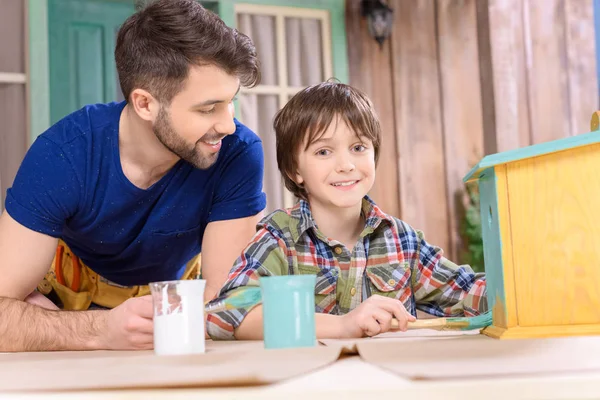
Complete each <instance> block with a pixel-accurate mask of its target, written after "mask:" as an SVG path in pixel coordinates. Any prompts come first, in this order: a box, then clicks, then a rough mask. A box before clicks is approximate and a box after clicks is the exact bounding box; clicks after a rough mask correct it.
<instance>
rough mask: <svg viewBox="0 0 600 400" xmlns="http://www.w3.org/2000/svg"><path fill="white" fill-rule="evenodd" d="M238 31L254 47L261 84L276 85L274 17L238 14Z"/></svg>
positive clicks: (277, 81)
mask: <svg viewBox="0 0 600 400" xmlns="http://www.w3.org/2000/svg"><path fill="white" fill-rule="evenodd" d="M237 22H238V29H239V31H240V32H242V33H244V34H246V35H248V36H249V37H250V39H252V41H253V42H254V45H255V46H256V52H257V53H258V59H259V60H260V64H261V75H262V79H261V84H263V85H277V84H278V83H279V79H278V78H277V43H276V41H275V17H272V16H268V15H251V14H238V21H237Z"/></svg>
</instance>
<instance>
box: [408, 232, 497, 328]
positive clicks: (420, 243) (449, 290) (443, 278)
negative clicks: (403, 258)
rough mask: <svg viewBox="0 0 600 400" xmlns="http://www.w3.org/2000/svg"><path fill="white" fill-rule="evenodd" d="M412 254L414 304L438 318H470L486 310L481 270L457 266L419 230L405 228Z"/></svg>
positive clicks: (483, 276)
mask: <svg viewBox="0 0 600 400" xmlns="http://www.w3.org/2000/svg"><path fill="white" fill-rule="evenodd" d="M407 234H408V235H409V236H411V240H409V242H410V243H412V244H414V246H411V247H414V254H412V257H411V258H412V260H411V261H412V263H411V269H412V285H413V293H414V296H415V302H416V307H417V308H418V309H420V310H421V311H424V312H426V313H429V314H432V315H436V316H439V317H457V316H461V317H462V316H466V317H472V316H476V315H479V314H482V313H484V312H486V311H488V305H487V297H486V293H487V289H486V280H485V274H484V273H475V272H474V271H473V269H472V268H471V267H470V266H468V265H457V264H455V263H453V262H452V261H450V260H448V259H447V258H445V257H444V256H443V251H442V250H441V249H440V248H439V247H436V246H432V245H430V244H429V243H427V242H426V241H425V238H424V235H423V233H422V232H420V231H417V230H412V229H410V228H408V230H407Z"/></svg>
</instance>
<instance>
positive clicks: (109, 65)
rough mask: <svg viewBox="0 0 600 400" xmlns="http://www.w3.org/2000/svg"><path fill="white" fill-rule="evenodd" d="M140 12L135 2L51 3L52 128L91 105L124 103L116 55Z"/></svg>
mask: <svg viewBox="0 0 600 400" xmlns="http://www.w3.org/2000/svg"><path fill="white" fill-rule="evenodd" d="M134 11H135V8H134V4H133V2H132V1H130V0H128V1H126V0H122V1H115V0H112V1H106V0H104V1H102V0H48V32H49V38H48V43H49V46H50V57H49V61H50V121H51V123H55V122H56V121H58V120H59V119H61V118H62V117H64V116H65V115H67V114H69V113H71V112H73V111H75V110H77V109H79V108H80V107H82V106H84V105H86V104H94V103H106V102H110V101H115V100H120V99H122V94H121V90H120V87H119V83H118V78H117V73H116V67H115V61H114V54H113V53H114V48H115V41H116V34H117V31H118V29H119V27H120V26H121V24H122V23H123V21H125V19H126V18H127V17H129V16H130V15H131V14H133V13H134Z"/></svg>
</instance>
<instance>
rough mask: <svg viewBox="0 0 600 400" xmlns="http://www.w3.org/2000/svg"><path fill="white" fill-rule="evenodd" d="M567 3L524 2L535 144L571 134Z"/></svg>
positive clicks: (524, 23) (532, 126)
mask: <svg viewBox="0 0 600 400" xmlns="http://www.w3.org/2000/svg"><path fill="white" fill-rule="evenodd" d="M579 1H582V0H579ZM564 3H565V1H564V0H544V5H543V6H542V5H541V4H540V3H539V1H535V0H523V11H524V15H523V25H524V29H525V54H526V59H527V67H528V68H527V80H528V89H529V101H530V113H531V114H530V117H531V137H532V142H533V143H542V142H548V141H550V140H554V139H559V138H562V137H566V136H570V135H571V128H570V115H571V113H570V104H569V88H568V73H569V71H568V63H567V61H568V60H567V49H566V37H565V9H564ZM592 111H593V110H592ZM590 115H591V112H590ZM588 119H589V116H588Z"/></svg>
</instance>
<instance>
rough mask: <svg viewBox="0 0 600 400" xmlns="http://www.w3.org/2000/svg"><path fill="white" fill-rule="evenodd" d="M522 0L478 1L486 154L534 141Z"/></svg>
mask: <svg viewBox="0 0 600 400" xmlns="http://www.w3.org/2000/svg"><path fill="white" fill-rule="evenodd" d="M522 1H523V0H481V1H477V14H478V31H479V38H478V39H479V50H480V57H481V58H480V68H481V86H482V101H483V115H484V121H485V123H484V126H485V138H484V149H485V153H486V154H492V153H497V152H501V151H506V150H512V149H516V148H519V147H523V146H528V145H529V144H531V139H530V118H529V106H528V92H527V76H526V64H525V49H524V36H523V34H524V33H523V3H522Z"/></svg>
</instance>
